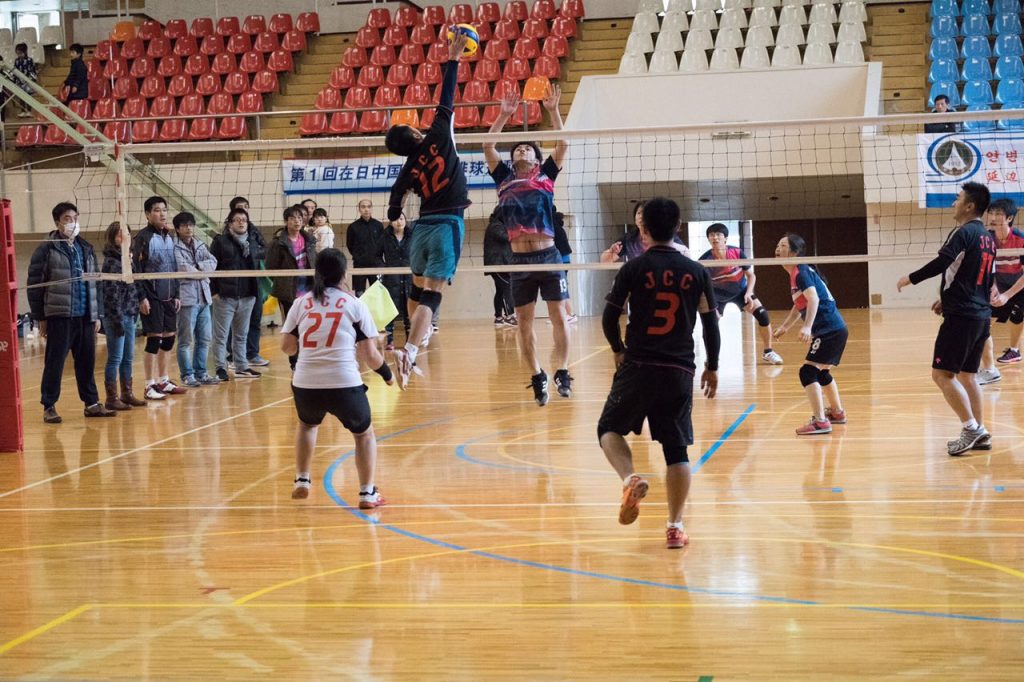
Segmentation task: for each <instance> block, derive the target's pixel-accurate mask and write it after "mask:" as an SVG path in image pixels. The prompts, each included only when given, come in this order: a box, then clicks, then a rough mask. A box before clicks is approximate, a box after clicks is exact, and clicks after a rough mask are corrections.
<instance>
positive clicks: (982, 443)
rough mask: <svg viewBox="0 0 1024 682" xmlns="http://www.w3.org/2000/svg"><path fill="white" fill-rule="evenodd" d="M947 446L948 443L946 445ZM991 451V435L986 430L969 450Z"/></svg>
mask: <svg viewBox="0 0 1024 682" xmlns="http://www.w3.org/2000/svg"><path fill="white" fill-rule="evenodd" d="M947 445H948V443H947ZM991 449H992V434H991V433H989V432H988V431H987V430H986V431H985V435H984V436H982V437H981V438H979V439H978V442H977V443H975V444H974V445H973V446H971V450H991Z"/></svg>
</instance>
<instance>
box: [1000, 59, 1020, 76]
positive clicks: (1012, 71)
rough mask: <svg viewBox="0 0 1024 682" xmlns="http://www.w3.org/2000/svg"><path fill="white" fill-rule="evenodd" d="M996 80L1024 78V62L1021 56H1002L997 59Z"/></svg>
mask: <svg viewBox="0 0 1024 682" xmlns="http://www.w3.org/2000/svg"><path fill="white" fill-rule="evenodd" d="M995 76H996V80H1003V79H1004V78H1024V62H1022V61H1021V59H1020V57H1000V58H999V60H998V61H996V73H995Z"/></svg>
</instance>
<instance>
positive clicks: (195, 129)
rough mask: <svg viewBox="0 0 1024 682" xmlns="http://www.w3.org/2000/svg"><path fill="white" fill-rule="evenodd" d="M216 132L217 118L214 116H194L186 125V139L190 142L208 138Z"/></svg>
mask: <svg viewBox="0 0 1024 682" xmlns="http://www.w3.org/2000/svg"><path fill="white" fill-rule="evenodd" d="M216 134H217V119H215V118H194V119H192V122H191V125H189V127H188V139H189V140H190V141H192V142H202V141H204V140H209V139H212V138H213V136H214V135H216Z"/></svg>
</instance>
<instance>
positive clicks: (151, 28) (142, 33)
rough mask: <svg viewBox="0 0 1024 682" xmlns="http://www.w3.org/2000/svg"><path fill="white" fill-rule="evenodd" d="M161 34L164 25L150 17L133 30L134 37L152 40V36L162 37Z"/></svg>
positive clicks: (162, 33)
mask: <svg viewBox="0 0 1024 682" xmlns="http://www.w3.org/2000/svg"><path fill="white" fill-rule="evenodd" d="M163 35H164V27H163V26H161V25H160V22H159V21H153V20H152V19H149V20H146V21H144V22H142V24H141V25H140V26H139V27H138V28H137V29H136V30H135V37H137V38H141V39H142V40H147V41H148V40H153V38H158V37H159V38H162V37H163Z"/></svg>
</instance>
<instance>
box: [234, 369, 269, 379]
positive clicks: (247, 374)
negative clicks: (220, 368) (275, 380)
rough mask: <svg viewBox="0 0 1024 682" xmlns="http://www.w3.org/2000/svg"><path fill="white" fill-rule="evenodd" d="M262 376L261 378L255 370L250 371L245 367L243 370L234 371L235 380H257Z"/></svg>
mask: <svg viewBox="0 0 1024 682" xmlns="http://www.w3.org/2000/svg"><path fill="white" fill-rule="evenodd" d="M262 376H263V375H262V374H260V373H259V372H257V371H256V370H254V369H251V368H249V367H246V368H245V369H236V370H235V378H236V379H259V378H260V377H262Z"/></svg>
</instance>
